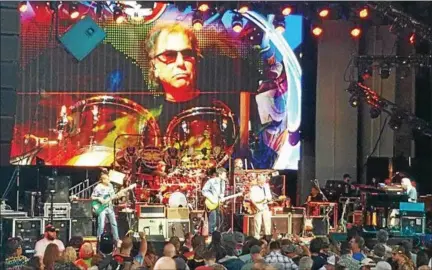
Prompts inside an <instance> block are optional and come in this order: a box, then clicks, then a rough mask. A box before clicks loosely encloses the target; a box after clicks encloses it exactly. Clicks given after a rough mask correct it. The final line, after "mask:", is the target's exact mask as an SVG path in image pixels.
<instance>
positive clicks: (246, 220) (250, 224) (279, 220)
mask: <svg viewBox="0 0 432 270" xmlns="http://www.w3.org/2000/svg"><path fill="white" fill-rule="evenodd" d="M289 221H290V217H289V215H277V216H272V217H271V226H272V234H277V235H287V234H289V232H290V228H291V224H289ZM243 233H244V234H246V235H252V236H253V235H255V225H254V216H252V215H245V216H244V217H243ZM261 235H264V222H263V223H262V225H261Z"/></svg>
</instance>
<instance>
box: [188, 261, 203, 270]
mask: <svg viewBox="0 0 432 270" xmlns="http://www.w3.org/2000/svg"><path fill="white" fill-rule="evenodd" d="M187 264H188V266H189V269H190V270H195V268H197V267H198V266H201V265H205V263H204V260H202V261H195V260H194V259H192V260H190V261H188V263H187Z"/></svg>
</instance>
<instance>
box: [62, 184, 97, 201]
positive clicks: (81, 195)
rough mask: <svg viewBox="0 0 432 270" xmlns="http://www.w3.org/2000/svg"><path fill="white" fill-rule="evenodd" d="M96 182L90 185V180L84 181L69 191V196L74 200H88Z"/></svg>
mask: <svg viewBox="0 0 432 270" xmlns="http://www.w3.org/2000/svg"><path fill="white" fill-rule="evenodd" d="M97 184H98V182H96V183H93V184H90V180H89V179H86V180H84V181H82V182H81V183H79V184H77V185H75V186H73V187H71V188H70V189H69V196H70V197H71V198H74V199H90V197H91V194H92V192H93V189H94V187H95V186H96V185H97Z"/></svg>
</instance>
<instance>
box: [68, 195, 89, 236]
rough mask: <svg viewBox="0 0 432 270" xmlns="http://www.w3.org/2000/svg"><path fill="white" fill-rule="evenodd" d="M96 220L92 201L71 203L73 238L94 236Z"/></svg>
mask: <svg viewBox="0 0 432 270" xmlns="http://www.w3.org/2000/svg"><path fill="white" fill-rule="evenodd" d="M94 227H95V226H94V219H93V212H92V207H91V200H87V199H86V200H76V201H73V202H72V203H71V233H72V235H73V236H82V237H86V236H91V235H95V234H94Z"/></svg>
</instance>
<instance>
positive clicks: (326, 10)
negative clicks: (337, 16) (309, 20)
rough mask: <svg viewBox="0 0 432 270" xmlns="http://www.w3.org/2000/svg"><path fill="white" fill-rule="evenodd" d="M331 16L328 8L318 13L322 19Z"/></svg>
mask: <svg viewBox="0 0 432 270" xmlns="http://www.w3.org/2000/svg"><path fill="white" fill-rule="evenodd" d="M329 14H330V11H329V10H328V9H327V8H324V9H322V10H321V11H320V12H319V13H318V15H319V16H320V17H321V18H325V17H327V16H328V15H329Z"/></svg>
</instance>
